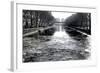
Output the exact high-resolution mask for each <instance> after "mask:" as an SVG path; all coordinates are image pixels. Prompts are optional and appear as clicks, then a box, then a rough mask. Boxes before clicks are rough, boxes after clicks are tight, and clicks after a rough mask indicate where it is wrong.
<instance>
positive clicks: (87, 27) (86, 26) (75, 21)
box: [65, 13, 91, 34]
mask: <svg viewBox="0 0 100 73" xmlns="http://www.w3.org/2000/svg"><path fill="white" fill-rule="evenodd" d="M65 26H69V27H73V28H76V29H79V30H81V31H83V32H86V33H88V34H91V14H90V13H77V14H74V15H72V16H71V17H69V18H68V19H66V21H65Z"/></svg>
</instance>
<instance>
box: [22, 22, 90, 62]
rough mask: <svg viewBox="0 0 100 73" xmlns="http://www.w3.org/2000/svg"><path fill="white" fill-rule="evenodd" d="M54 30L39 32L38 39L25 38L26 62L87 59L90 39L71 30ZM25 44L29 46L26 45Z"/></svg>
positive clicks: (58, 27) (59, 25)
mask: <svg viewBox="0 0 100 73" xmlns="http://www.w3.org/2000/svg"><path fill="white" fill-rule="evenodd" d="M52 29H53V30H50V29H49V30H45V31H43V32H39V35H38V39H35V38H34V37H25V38H24V42H23V43H24V49H25V48H26V49H25V50H24V54H23V57H24V62H41V61H66V60H80V59H87V58H88V57H89V55H90V52H89V51H86V50H87V49H89V48H90V47H89V37H88V36H86V35H83V34H82V33H79V32H77V31H75V30H72V29H70V28H63V26H62V24H61V23H60V24H58V25H56V27H54V28H52ZM25 43H26V44H27V45H25Z"/></svg>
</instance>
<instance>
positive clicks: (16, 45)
mask: <svg viewBox="0 0 100 73" xmlns="http://www.w3.org/2000/svg"><path fill="white" fill-rule="evenodd" d="M11 6H12V11H11V12H12V18H11V20H12V22H11V24H12V31H13V32H12V49H11V53H12V58H11V70H13V71H30V70H42V69H55V68H66V67H81V66H94V65H96V63H97V62H96V56H97V55H96V48H95V45H94V44H95V43H94V42H95V38H94V37H95V32H96V31H95V29H96V27H95V24H96V22H97V21H96V19H97V18H96V8H94V7H75V6H59V5H41V4H33V3H32V2H28V3H25V2H12V3H11ZM22 9H30V10H47V11H48V10H49V11H67V12H90V13H91V30H92V36H91V38H92V39H91V40H92V41H91V48H92V49H91V50H92V53H91V59H89V60H79V61H76V60H75V61H59V62H37V63H36V62H35V63H30V64H29V63H22V25H21V24H22Z"/></svg>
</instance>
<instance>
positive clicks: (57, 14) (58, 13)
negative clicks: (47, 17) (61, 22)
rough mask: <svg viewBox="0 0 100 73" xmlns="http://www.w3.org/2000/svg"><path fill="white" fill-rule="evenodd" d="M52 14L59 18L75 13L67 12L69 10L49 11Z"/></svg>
mask: <svg viewBox="0 0 100 73" xmlns="http://www.w3.org/2000/svg"><path fill="white" fill-rule="evenodd" d="M51 13H52V15H53V16H54V17H55V18H59V19H62V18H63V19H66V18H68V17H70V16H71V15H72V14H75V13H69V12H51Z"/></svg>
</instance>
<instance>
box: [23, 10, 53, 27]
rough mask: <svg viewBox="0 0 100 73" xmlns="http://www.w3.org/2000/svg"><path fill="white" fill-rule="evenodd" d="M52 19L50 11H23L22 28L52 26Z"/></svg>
mask: <svg viewBox="0 0 100 73" xmlns="http://www.w3.org/2000/svg"><path fill="white" fill-rule="evenodd" d="M53 21H54V17H53V16H52V15H51V12H50V11H34V10H23V27H24V28H37V27H47V26H52V25H53Z"/></svg>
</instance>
